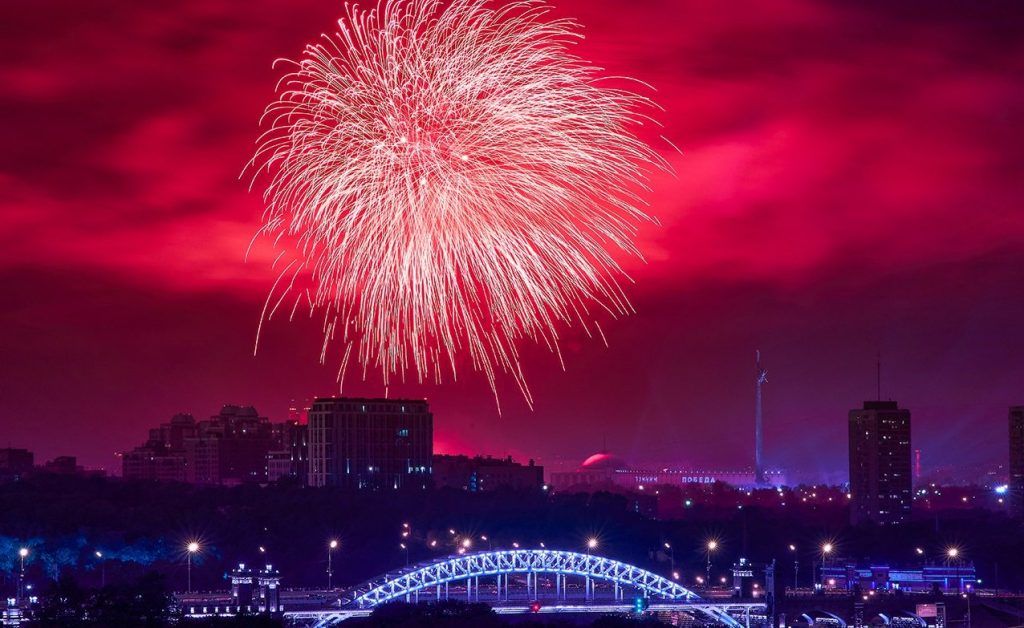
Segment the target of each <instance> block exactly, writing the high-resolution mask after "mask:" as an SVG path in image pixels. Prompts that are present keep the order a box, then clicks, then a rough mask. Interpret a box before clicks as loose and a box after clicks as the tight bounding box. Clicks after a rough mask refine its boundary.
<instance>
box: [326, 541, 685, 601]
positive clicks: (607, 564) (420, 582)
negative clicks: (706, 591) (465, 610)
mask: <svg viewBox="0 0 1024 628" xmlns="http://www.w3.org/2000/svg"><path fill="white" fill-rule="evenodd" d="M522 574H526V575H527V576H528V577H527V586H529V576H531V575H533V574H548V575H555V576H559V577H561V576H578V577H582V578H586V579H587V580H588V582H589V581H590V580H591V579H592V580H595V581H604V582H610V583H613V584H614V585H616V587H631V588H633V589H636V590H637V591H638V592H639V593H641V594H643V596H644V597H646V598H653V599H659V600H669V601H675V602H699V601H701V599H700V597H699V596H698V595H697V594H696V593H694V592H693V591H690V590H689V589H687V588H686V587H683V586H682V585H680V584H678V583H676V582H673V581H671V580H669V579H667V578H664V577H662V576H659V575H657V574H655V573H652V572H650V571H647V570H646V569H641V568H639V567H636V566H633V565H629V564H627V563H623V562H620V561H617V560H612V559H610V558H605V557H603V556H594V555H590V554H581V553H578V552H566V551H561V550H547V549H519V550H499V551H484V552H473V553H468V554H462V555H459V556H453V557H450V558H446V559H443V560H438V561H434V562H431V563H426V564H420V565H416V566H414V567H412V568H410V569H407V570H404V571H403V572H401V573H399V574H397V575H391V574H387V575H385V576H384V577H382V578H378V579H376V580H371V581H368V582H366V583H364V584H363V585H360V586H358V587H355V588H354V589H351V590H350V591H349V595H348V596H346V597H348V603H349V605H351V606H354V607H356V608H373V607H375V606H377V605H379V604H383V603H386V602H390V601H392V600H397V599H409V597H410V596H411V595H416V594H418V593H419V592H421V591H424V590H430V589H434V588H439V587H441V586H445V585H447V584H448V583H451V582H457V581H462V580H466V581H470V582H471V581H472V580H473V579H477V578H481V577H492V576H494V577H498V578H499V583H500V579H501V578H502V577H505V578H506V586H507V582H508V580H507V577H508V576H512V575H522ZM534 582H535V583H536V579H534ZM534 586H536V584H535V585H534Z"/></svg>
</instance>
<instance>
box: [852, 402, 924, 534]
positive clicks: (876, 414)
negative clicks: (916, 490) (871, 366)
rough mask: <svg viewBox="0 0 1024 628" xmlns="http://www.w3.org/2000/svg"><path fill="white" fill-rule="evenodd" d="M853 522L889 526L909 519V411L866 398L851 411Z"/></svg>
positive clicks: (910, 485) (910, 490)
mask: <svg viewBox="0 0 1024 628" xmlns="http://www.w3.org/2000/svg"><path fill="white" fill-rule="evenodd" d="M849 419H850V493H851V500H850V522H851V523H853V524H855V525H856V524H858V523H862V522H865V521H873V522H875V523H879V524H882V525H890V524H895V523H901V522H903V521H906V520H907V519H908V518H909V517H910V505H911V500H912V498H913V477H912V473H911V449H910V410H905V409H901V408H900V407H899V406H898V405H897V403H896V402H895V401H865V402H864V407H863V408H862V409H859V410H850V415H849Z"/></svg>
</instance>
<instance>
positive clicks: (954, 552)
mask: <svg viewBox="0 0 1024 628" xmlns="http://www.w3.org/2000/svg"><path fill="white" fill-rule="evenodd" d="M946 556H949V557H950V558H953V559H956V558H957V557H958V556H960V548H957V547H950V548H949V549H947V550H946Z"/></svg>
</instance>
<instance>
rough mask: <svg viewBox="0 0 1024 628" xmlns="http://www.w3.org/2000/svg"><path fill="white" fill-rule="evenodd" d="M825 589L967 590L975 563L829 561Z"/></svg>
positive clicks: (824, 573) (974, 579)
mask: <svg viewBox="0 0 1024 628" xmlns="http://www.w3.org/2000/svg"><path fill="white" fill-rule="evenodd" d="M821 575H822V579H821V582H822V586H823V587H824V588H825V589H826V590H833V591H834V590H840V591H852V590H854V589H855V588H858V587H859V588H860V590H861V591H864V592H865V593H867V592H869V591H906V592H918V593H922V592H928V591H932V590H934V589H936V588H938V589H939V590H940V591H942V592H943V593H951V592H959V591H969V590H970V589H973V588H974V586H975V585H976V583H977V574H976V573H975V571H974V564H972V563H964V564H956V563H950V564H943V565H924V566H921V567H913V568H899V567H891V566H889V565H885V564H882V565H858V564H856V563H832V564H827V565H825V566H824V567H823V568H822V570H821Z"/></svg>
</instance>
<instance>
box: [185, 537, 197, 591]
mask: <svg viewBox="0 0 1024 628" xmlns="http://www.w3.org/2000/svg"><path fill="white" fill-rule="evenodd" d="M185 549H186V550H187V551H186V561H187V562H188V592H189V593H192V554H195V553H196V552H198V551H199V543H197V542H195V541H191V542H189V544H188V545H187V546H185Z"/></svg>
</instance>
